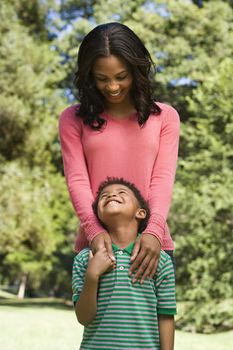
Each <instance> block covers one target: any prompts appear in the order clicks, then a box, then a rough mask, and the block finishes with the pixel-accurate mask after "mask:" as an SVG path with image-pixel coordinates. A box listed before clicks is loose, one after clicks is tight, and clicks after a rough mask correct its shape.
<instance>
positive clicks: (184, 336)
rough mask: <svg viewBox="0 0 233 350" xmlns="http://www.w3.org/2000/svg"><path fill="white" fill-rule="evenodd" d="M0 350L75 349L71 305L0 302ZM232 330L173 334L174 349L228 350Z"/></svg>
mask: <svg viewBox="0 0 233 350" xmlns="http://www.w3.org/2000/svg"><path fill="white" fill-rule="evenodd" d="M0 333H1V336H0V344H1V345H0V347H1V350H78V348H79V344H80V340H81V335H82V327H81V326H80V325H79V324H78V323H77V321H76V318H75V314H74V312H73V308H72V305H65V304H64V303H62V302H59V301H51V300H38V301H36V300H35V301H33V303H32V301H31V300H25V301H24V302H23V303H22V302H17V301H10V302H9V301H7V300H0ZM231 349H233V331H231V332H225V333H219V334H214V335H202V334H190V333H185V332H180V331H177V332H176V347H175V350H231Z"/></svg>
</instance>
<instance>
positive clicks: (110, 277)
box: [72, 243, 176, 350]
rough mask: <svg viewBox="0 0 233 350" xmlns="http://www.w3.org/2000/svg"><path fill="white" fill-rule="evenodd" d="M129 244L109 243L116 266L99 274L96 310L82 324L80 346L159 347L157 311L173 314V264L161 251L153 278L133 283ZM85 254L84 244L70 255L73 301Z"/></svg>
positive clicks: (91, 348)
mask: <svg viewBox="0 0 233 350" xmlns="http://www.w3.org/2000/svg"><path fill="white" fill-rule="evenodd" d="M133 247H134V243H131V244H130V245H129V246H128V247H126V248H125V249H120V248H119V247H117V246H116V245H115V244H113V251H114V254H115V257H116V269H115V270H112V271H110V272H106V273H105V274H103V275H102V276H101V277H100V280H99V287H98V295H97V299H98V300H97V314H96V317H95V319H94V320H93V322H92V323H91V324H89V325H88V326H87V327H84V333H83V339H82V343H81V347H80V349H88V350H101V349H110V350H129V349H130V350H132V349H134V350H136V349H144V350H145V349H153V350H159V349H160V345H159V331H158V319H157V314H166V315H174V314H176V300H175V277H174V268H173V265H172V262H171V258H170V257H169V255H167V254H166V253H165V252H163V251H161V254H160V259H159V264H158V268H157V272H156V274H155V275H154V277H153V279H147V280H145V281H144V283H143V284H142V285H141V284H140V283H138V282H136V283H134V284H133V283H132V282H131V280H132V277H129V276H128V271H129V267H130V256H131V253H132V250H133ZM88 257H89V248H85V249H84V250H82V251H81V252H80V253H79V254H78V255H76V257H75V259H74V264H73V278H72V285H73V302H74V303H75V302H77V300H78V298H79V295H80V293H81V291H82V288H83V283H84V277H85V272H86V269H87V264H88Z"/></svg>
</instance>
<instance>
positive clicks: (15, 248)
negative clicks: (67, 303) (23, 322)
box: [0, 1, 72, 290]
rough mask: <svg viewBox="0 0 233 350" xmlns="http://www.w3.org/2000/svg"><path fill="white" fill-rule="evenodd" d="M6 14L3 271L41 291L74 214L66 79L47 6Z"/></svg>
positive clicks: (0, 101)
mask: <svg viewBox="0 0 233 350" xmlns="http://www.w3.org/2000/svg"><path fill="white" fill-rule="evenodd" d="M13 4H14V5H15V6H13ZM40 11H41V12H40ZM0 15H1V23H0V28H1V32H2V33H3V34H4V35H2V36H1V39H0V41H1V42H0V44H1V48H2V49H1V53H0V57H1V61H0V73H1V74H0V86H1V90H2V94H1V97H0V119H1V140H0V160H1V172H0V188H1V194H0V203H1V211H0V218H1V228H0V232H1V238H0V241H1V244H0V246H1V248H0V258H1V262H2V264H1V273H2V274H3V275H4V279H5V281H6V282H9V283H10V282H11V283H12V282H13V281H15V280H17V281H20V278H21V276H22V282H23V281H24V282H25V280H26V279H25V276H29V286H30V288H31V289H34V290H36V289H38V287H39V286H40V285H41V283H42V282H43V281H44V280H45V279H46V276H48V274H49V273H50V272H51V271H52V269H53V267H54V264H55V263H56V262H57V261H56V259H55V258H54V256H53V254H54V253H55V252H56V249H57V247H58V245H59V246H62V244H63V242H65V241H66V238H65V232H66V229H65V226H68V222H69V220H70V218H71V216H72V214H71V213H72V209H71V205H69V200H68V195H67V191H66V187H65V183H64V179H63V178H62V174H61V173H58V172H57V170H56V164H57V159H58V153H59V158H60V150H59V147H58V140H57V119H58V114H59V112H60V110H61V109H62V108H63V104H64V100H63V98H62V91H61V90H60V89H59V87H58V85H59V81H60V80H61V79H62V78H63V73H62V72H61V71H60V69H59V68H60V67H59V65H60V63H59V61H60V57H59V56H58V55H56V54H55V52H54V51H52V49H51V43H50V41H49V39H48V37H47V36H46V33H47V32H48V31H47V30H46V29H45V28H44V27H43V26H44V23H45V20H44V17H43V16H44V5H43V4H42V5H40V2H39V1H31V2H29V3H28V2H27V4H26V2H24V3H22V2H1V5H0ZM33 18H34V19H35V18H37V20H36V21H34V19H33ZM42 27H43V30H42V29H41V28H42ZM38 31H39V32H38ZM38 33H40V35H38ZM46 38H47V39H46ZM61 203H63V204H64V203H66V207H65V208H64V207H63V206H61ZM60 211H61V212H60ZM71 251H72V247H71V246H70V254H72V253H71ZM21 290H23V289H21Z"/></svg>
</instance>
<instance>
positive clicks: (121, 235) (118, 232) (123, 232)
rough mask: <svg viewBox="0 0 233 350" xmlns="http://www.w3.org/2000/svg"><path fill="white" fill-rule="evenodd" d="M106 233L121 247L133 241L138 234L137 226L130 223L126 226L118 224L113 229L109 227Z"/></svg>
mask: <svg viewBox="0 0 233 350" xmlns="http://www.w3.org/2000/svg"><path fill="white" fill-rule="evenodd" d="M108 233H109V235H110V237H111V239H112V242H113V243H114V244H116V245H117V246H118V247H119V248H122V249H124V248H126V247H127V246H128V245H129V244H130V243H132V242H134V241H135V240H136V238H137V235H138V232H137V228H136V227H132V226H131V225H130V226H128V227H127V226H118V227H115V228H114V229H109V230H108Z"/></svg>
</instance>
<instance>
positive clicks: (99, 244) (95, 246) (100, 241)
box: [91, 232, 116, 262]
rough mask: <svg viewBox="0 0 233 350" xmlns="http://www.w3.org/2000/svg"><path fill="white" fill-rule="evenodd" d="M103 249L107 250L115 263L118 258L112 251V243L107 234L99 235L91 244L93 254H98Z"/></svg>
mask: <svg viewBox="0 0 233 350" xmlns="http://www.w3.org/2000/svg"><path fill="white" fill-rule="evenodd" d="M102 248H105V249H106V250H107V252H108V255H109V257H110V259H111V260H112V261H113V262H115V261H116V258H115V256H114V254H113V251H112V241H111V238H110V236H109V234H108V233H107V232H103V233H100V234H98V235H97V236H96V237H95V238H94V239H93V240H92V242H91V250H92V252H93V254H95V253H97V252H98V251H99V250H100V249H102Z"/></svg>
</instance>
